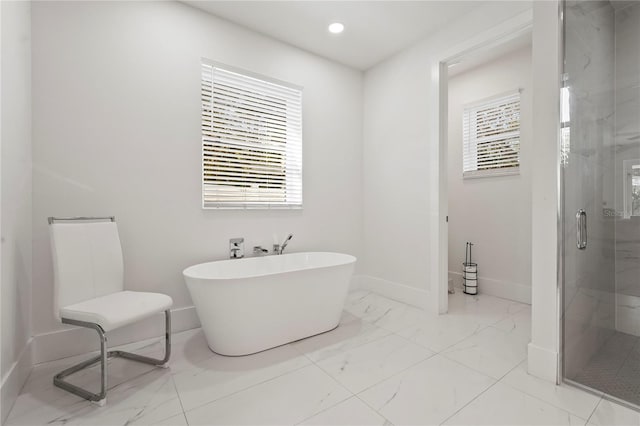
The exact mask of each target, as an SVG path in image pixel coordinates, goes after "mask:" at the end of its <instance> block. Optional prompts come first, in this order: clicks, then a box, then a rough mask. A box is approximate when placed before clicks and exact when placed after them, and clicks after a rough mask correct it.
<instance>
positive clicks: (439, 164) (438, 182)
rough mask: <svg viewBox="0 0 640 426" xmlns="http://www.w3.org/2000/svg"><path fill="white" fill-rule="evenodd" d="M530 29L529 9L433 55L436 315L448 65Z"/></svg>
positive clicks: (444, 251) (443, 260) (444, 303)
mask: <svg viewBox="0 0 640 426" xmlns="http://www.w3.org/2000/svg"><path fill="white" fill-rule="evenodd" d="M532 29H533V10H532V9H529V10H527V11H525V12H522V13H520V14H518V15H516V16H514V17H513V18H510V19H509V20H507V21H505V22H502V23H501V24H499V25H496V26H494V27H493V28H491V29H489V30H486V31H484V32H482V33H479V34H478V35H476V36H474V37H472V38H470V39H468V40H466V41H465V42H463V43H460V44H458V45H456V46H454V47H453V48H451V49H448V50H446V51H443V52H442V53H441V54H439V55H437V56H436V58H435V61H434V63H433V65H432V68H431V83H430V93H431V94H432V96H431V99H430V101H429V123H433V125H432V126H430V130H429V140H431V141H434V143H431V144H430V146H429V158H431V160H430V162H429V165H430V166H431V167H430V174H429V178H430V179H429V182H430V184H429V197H430V200H429V204H430V208H429V213H430V214H429V230H430V235H431V239H430V242H429V248H430V254H429V257H430V259H429V260H430V263H429V264H430V265H431V268H430V271H429V279H430V282H431V297H430V304H431V305H430V308H431V310H432V311H433V312H437V313H439V314H444V313H447V311H448V309H449V306H448V305H449V301H448V278H449V265H448V262H449V240H448V239H449V236H448V229H449V227H448V223H447V215H448V198H449V196H448V184H447V172H448V164H447V151H448V121H449V119H448V108H449V106H448V90H449V83H448V77H447V75H448V64H449V63H452V62H454V61H460V60H462V59H464V57H465V56H468V55H470V54H471V53H475V52H477V51H478V50H481V49H483V50H485V49H491V48H492V47H496V46H499V45H501V44H503V43H506V42H509V41H511V40H513V39H515V38H517V37H520V36H522V35H523V34H526V33H530V32H531V31H532Z"/></svg>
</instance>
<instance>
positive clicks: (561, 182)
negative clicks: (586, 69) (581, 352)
mask: <svg viewBox="0 0 640 426" xmlns="http://www.w3.org/2000/svg"><path fill="white" fill-rule="evenodd" d="M566 5H567V0H559V1H558V25H559V35H560V37H559V46H558V53H559V56H560V58H559V64H560V69H559V82H560V90H562V88H564V87H565V82H566V81H567V78H566V72H567V70H566V62H565V58H566V55H565V53H566V50H565V47H566V44H565V42H566V21H565V19H566V14H565V11H566ZM558 102H559V103H560V105H559V108H558V112H559V114H560V116H559V117H558V120H557V123H558V128H557V141H556V143H557V160H556V166H557V173H558V174H557V176H558V188H557V189H558V190H557V197H558V199H557V206H558V210H557V233H558V234H557V235H558V241H557V280H558V281H557V291H558V298H557V300H558V304H557V309H558V312H557V313H558V325H559V330H558V346H557V347H558V368H557V380H556V383H557V384H558V385H561V384H567V385H569V386H573V387H576V388H579V389H581V390H583V391H586V392H588V393H591V394H594V395H597V396H601V397H602V398H604V399H607V400H610V401H612V402H615V403H617V404H620V405H623V406H626V407H629V408H631V409H634V410H637V411H640V406H638V405H635V404H633V403H631V402H629V401H625V400H623V399H620V398H618V397H616V396H614V395H610V394H608V393H606V392H604V391H600V390H598V389H595V388H592V387H590V386H587V385H584V384H582V383H579V382H577V381H574V380H571V379H569V378H566V377H565V364H566V363H565V320H566V318H565V284H566V283H565V261H564V253H565V248H566V242H565V234H564V231H565V229H566V228H565V223H564V213H565V198H564V195H565V169H564V167H562V108H563V106H562V97H561V95H560V93H558Z"/></svg>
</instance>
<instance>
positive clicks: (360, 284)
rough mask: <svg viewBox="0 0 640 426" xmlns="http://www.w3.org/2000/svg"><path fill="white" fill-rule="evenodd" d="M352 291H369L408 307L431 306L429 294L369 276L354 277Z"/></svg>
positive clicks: (423, 307)
mask: <svg viewBox="0 0 640 426" xmlns="http://www.w3.org/2000/svg"><path fill="white" fill-rule="evenodd" d="M350 289H351V290H352V291H354V290H369V291H373V292H374V293H378V294H380V295H382V296H385V297H388V298H389V299H394V300H397V301H399V302H402V303H406V304H408V305H412V306H416V307H418V308H421V309H427V308H428V306H429V292H428V291H426V290H422V289H419V288H415V287H410V286H408V285H404V284H399V283H395V282H392V281H387V280H384V279H382V278H376V277H371V276H368V275H354V277H353V278H352V280H351V287H350Z"/></svg>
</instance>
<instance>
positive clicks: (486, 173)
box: [462, 167, 520, 179]
mask: <svg viewBox="0 0 640 426" xmlns="http://www.w3.org/2000/svg"><path fill="white" fill-rule="evenodd" d="M519 174H520V167H510V168H508V169H490V170H478V171H474V172H463V173H462V178H463V179H478V178H488V177H500V176H514V175H519Z"/></svg>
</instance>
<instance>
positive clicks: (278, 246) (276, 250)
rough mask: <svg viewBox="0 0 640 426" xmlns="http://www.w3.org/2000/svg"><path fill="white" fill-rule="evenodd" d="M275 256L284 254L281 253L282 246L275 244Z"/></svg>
mask: <svg viewBox="0 0 640 426" xmlns="http://www.w3.org/2000/svg"><path fill="white" fill-rule="evenodd" d="M273 254H282V253H281V252H280V244H274V245H273Z"/></svg>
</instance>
